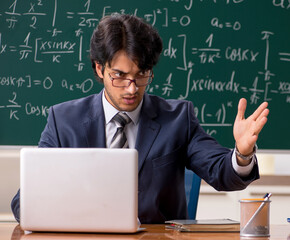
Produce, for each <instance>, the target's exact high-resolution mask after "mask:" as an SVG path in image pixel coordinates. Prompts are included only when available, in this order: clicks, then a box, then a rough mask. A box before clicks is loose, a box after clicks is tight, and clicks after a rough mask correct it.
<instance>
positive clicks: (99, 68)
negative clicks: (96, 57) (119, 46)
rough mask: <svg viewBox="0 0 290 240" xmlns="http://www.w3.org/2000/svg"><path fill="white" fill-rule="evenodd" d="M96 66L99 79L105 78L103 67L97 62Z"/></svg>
mask: <svg viewBox="0 0 290 240" xmlns="http://www.w3.org/2000/svg"><path fill="white" fill-rule="evenodd" d="M95 64H96V72H97V74H98V76H99V78H104V74H103V71H102V70H103V65H102V64H99V63H97V62H95Z"/></svg>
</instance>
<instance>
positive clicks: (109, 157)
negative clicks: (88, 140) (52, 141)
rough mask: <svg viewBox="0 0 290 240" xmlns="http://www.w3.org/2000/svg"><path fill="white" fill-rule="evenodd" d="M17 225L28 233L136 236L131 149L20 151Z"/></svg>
mask: <svg viewBox="0 0 290 240" xmlns="http://www.w3.org/2000/svg"><path fill="white" fill-rule="evenodd" d="M20 189H21V190H20V225H21V227H22V229H23V230H27V231H56V232H58V231H61V232H111V233H113V232H119V233H122V232H124V233H130V232H136V231H138V227H139V224H138V222H137V217H138V206H137V205H138V153H137V151H136V150H135V149H105V148H23V149H22V150H21V154H20Z"/></svg>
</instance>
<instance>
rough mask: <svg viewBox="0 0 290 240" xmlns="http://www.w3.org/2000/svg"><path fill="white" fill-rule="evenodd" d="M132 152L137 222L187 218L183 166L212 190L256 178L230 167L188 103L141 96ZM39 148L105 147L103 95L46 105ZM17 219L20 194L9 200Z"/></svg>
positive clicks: (226, 152) (226, 155)
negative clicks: (136, 174) (135, 162)
mask: <svg viewBox="0 0 290 240" xmlns="http://www.w3.org/2000/svg"><path fill="white" fill-rule="evenodd" d="M139 121H140V124H139V130H138V135H137V140H136V146H135V148H136V149H137V150H138V153H139V189H138V190H139V195H138V198H139V203H138V204H139V206H138V207H139V219H140V221H141V223H164V221H165V220H170V219H186V218H187V217H188V214H187V206H186V198H185V191H184V168H185V167H187V168H189V169H191V170H193V171H194V172H195V173H196V174H197V175H198V176H200V177H201V178H202V179H204V180H205V181H206V182H207V183H209V184H210V185H211V186H213V187H214V188H215V189H217V190H223V191H228V190H241V189H244V188H245V187H246V186H247V185H248V184H249V183H250V182H251V181H253V180H255V179H257V178H258V177H259V173H258V167H257V165H255V166H254V168H253V170H252V172H251V174H250V175H249V176H248V177H244V178H243V177H240V176H239V175H237V173H236V172H235V171H234V169H233V167H232V162H231V161H232V160H231V157H232V151H230V150H229V149H227V148H224V147H222V146H220V145H219V144H218V143H217V142H216V141H215V140H214V139H213V138H212V137H210V136H209V135H207V134H206V133H205V132H204V130H203V129H202V128H201V126H200V125H199V122H198V120H197V118H196V117H195V115H194V111H193V104H192V103H191V102H188V101H180V100H164V99H162V98H160V97H157V96H151V95H148V94H146V93H145V96H144V102H143V106H142V109H141V114H140V120H139ZM39 147H84V148H87V147H99V148H104V147H106V138H105V118H104V111H103V106H102V93H100V94H96V95H91V96H89V97H86V98H82V99H78V100H73V101H69V102H65V103H61V104H58V105H56V106H53V107H51V109H50V114H49V117H48V122H47V125H46V127H45V129H44V131H43V133H42V136H41V139H40V143H39ZM12 210H13V212H14V215H15V216H16V218H18V219H19V192H18V194H17V195H16V196H15V198H14V199H13V201H12Z"/></svg>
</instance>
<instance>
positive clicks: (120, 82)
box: [108, 71, 154, 88]
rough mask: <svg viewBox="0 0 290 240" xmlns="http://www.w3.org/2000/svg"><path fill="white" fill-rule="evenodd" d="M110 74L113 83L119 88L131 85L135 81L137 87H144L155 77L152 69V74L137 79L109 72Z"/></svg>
mask: <svg viewBox="0 0 290 240" xmlns="http://www.w3.org/2000/svg"><path fill="white" fill-rule="evenodd" d="M108 75H109V78H110V79H111V81H112V85H113V86H114V87H118V88H125V87H129V86H130V85H131V83H132V82H133V83H135V85H136V87H144V86H147V85H149V84H150V83H151V82H152V80H153V77H154V75H153V71H151V72H150V74H148V75H146V76H142V77H137V78H135V79H129V78H125V77H117V76H115V73H108Z"/></svg>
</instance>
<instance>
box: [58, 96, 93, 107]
mask: <svg viewBox="0 0 290 240" xmlns="http://www.w3.org/2000/svg"><path fill="white" fill-rule="evenodd" d="M97 96H98V95H97V94H93V95H89V96H86V97H82V98H78V99H73V100H69V101H65V102H61V103H58V104H55V105H53V108H55V109H62V108H75V107H81V106H88V105H90V104H91V103H93V102H94V101H95V99H96V98H97Z"/></svg>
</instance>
